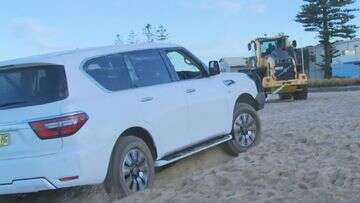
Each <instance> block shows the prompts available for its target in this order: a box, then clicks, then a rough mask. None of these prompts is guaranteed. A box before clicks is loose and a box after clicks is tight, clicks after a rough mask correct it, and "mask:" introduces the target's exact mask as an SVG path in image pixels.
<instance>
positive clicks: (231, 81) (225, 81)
mask: <svg viewBox="0 0 360 203" xmlns="http://www.w3.org/2000/svg"><path fill="white" fill-rule="evenodd" d="M224 84H225V85H226V86H231V85H233V84H235V81H233V80H224Z"/></svg>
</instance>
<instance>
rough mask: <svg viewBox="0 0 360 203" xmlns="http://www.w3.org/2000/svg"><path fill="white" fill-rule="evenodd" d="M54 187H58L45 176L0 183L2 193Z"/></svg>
mask: <svg viewBox="0 0 360 203" xmlns="http://www.w3.org/2000/svg"><path fill="white" fill-rule="evenodd" d="M54 189H56V187H55V186H54V185H52V184H51V183H50V182H49V181H48V180H46V179H44V178H36V179H28V180H17V181H14V182H12V183H11V184H4V185H0V195H3V194H17V193H29V192H39V191H43V190H54Z"/></svg>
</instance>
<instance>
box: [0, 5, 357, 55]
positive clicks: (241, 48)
mask: <svg viewBox="0 0 360 203" xmlns="http://www.w3.org/2000/svg"><path fill="white" fill-rule="evenodd" d="M302 3H303V1H301V0H151V1H149V0H101V1H100V0H97V1H95V0H61V1H49V0H31V1H29V0H28V1H24V0H21V1H20V0H12V1H4V2H2V3H1V10H0V24H1V25H2V26H1V28H0V61H3V60H7V59H13V58H18V57H25V56H31V55H38V54H44V53H49V52H54V51H62V50H69V49H76V48H86V47H96V46H104V45H110V44H113V43H114V40H115V36H116V35H117V34H119V35H120V36H121V38H122V40H123V41H124V42H127V41H128V34H129V33H130V32H131V31H132V30H133V31H134V32H135V33H136V34H137V37H138V38H139V40H140V41H142V40H143V38H144V37H143V31H142V30H143V28H144V26H145V25H146V24H147V23H150V24H152V25H154V26H155V27H156V26H158V25H160V24H162V25H164V26H165V28H166V29H167V30H168V33H169V39H168V41H169V42H172V43H176V44H179V45H182V46H184V47H186V48H188V49H189V50H190V51H192V52H193V53H194V54H195V55H197V56H199V57H200V58H201V59H202V60H204V61H206V60H218V59H220V58H221V57H234V56H248V55H250V54H251V52H248V50H247V43H248V42H250V41H251V40H252V39H255V38H256V37H260V36H264V34H267V35H276V34H278V33H285V34H287V35H289V36H290V38H291V39H296V40H297V42H298V45H299V46H307V45H315V44H317V41H318V39H317V38H316V34H315V33H309V32H304V31H303V27H302V26H301V24H299V23H296V22H294V18H295V15H296V13H297V12H299V10H300V6H301V4H302ZM354 7H357V8H360V1H357V2H356V3H355V5H354ZM352 23H353V24H356V25H360V15H358V17H357V18H356V19H355V20H353V21H352ZM358 34H360V32H358Z"/></svg>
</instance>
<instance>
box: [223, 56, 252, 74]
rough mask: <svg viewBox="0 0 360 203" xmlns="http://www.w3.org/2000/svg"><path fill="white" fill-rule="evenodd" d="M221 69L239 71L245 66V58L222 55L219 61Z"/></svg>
mask: <svg viewBox="0 0 360 203" xmlns="http://www.w3.org/2000/svg"><path fill="white" fill-rule="evenodd" d="M219 63H220V67H221V71H223V72H239V71H240V70H243V69H245V68H246V58H244V57H224V58H221V59H220V61H219Z"/></svg>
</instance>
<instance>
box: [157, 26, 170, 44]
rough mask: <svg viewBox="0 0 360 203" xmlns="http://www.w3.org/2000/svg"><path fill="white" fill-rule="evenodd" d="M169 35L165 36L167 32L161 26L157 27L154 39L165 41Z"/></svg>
mask: <svg viewBox="0 0 360 203" xmlns="http://www.w3.org/2000/svg"><path fill="white" fill-rule="evenodd" d="M168 37H169V35H168V34H167V30H166V29H165V27H164V26H163V25H159V26H158V28H157V29H156V39H157V40H158V41H166V40H167V39H168Z"/></svg>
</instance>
